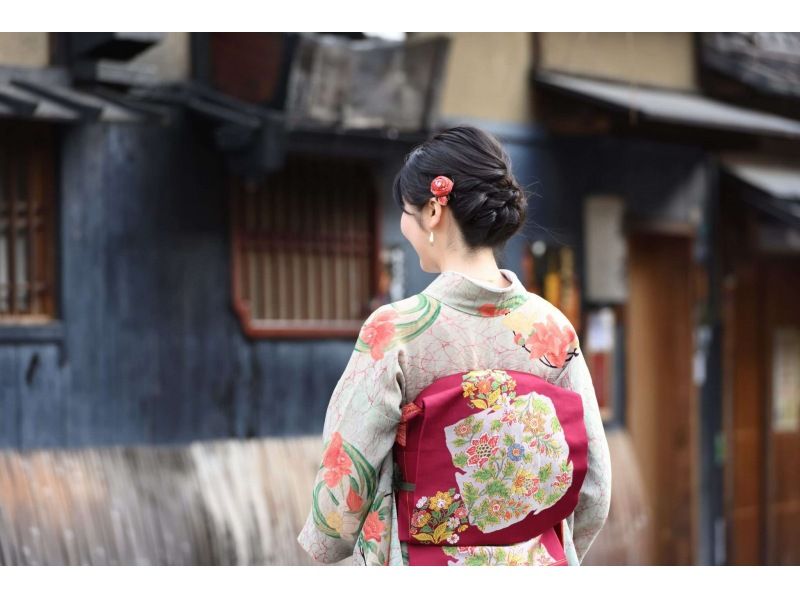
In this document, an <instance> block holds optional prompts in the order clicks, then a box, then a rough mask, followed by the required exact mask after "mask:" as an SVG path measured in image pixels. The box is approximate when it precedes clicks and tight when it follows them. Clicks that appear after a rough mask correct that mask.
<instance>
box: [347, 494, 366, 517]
mask: <svg viewBox="0 0 800 598" xmlns="http://www.w3.org/2000/svg"><path fill="white" fill-rule="evenodd" d="M363 504H364V499H363V498H361V497H360V496H359V495H358V494H356V493H355V492H353V489H352V488H350V491H349V492H348V493H347V508H348V509H350V510H351V511H353V512H354V513H358V512H359V511H360V510H361V506H362V505H363Z"/></svg>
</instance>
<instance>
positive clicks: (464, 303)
mask: <svg viewBox="0 0 800 598" xmlns="http://www.w3.org/2000/svg"><path fill="white" fill-rule="evenodd" d="M500 272H502V273H503V274H504V275H505V276H506V278H508V279H509V280H510V281H511V285H510V286H508V287H505V288H500V287H496V286H494V285H491V284H489V283H487V282H483V281H480V280H477V279H475V278H472V277H471V276H467V275H466V274H462V273H461V272H456V271H455V270H444V271H443V272H441V273H440V274H439V276H437V277H436V279H435V280H434V281H433V282H431V283H430V284H429V285H428V286H427V287H426V288H425V290H423V291H422V293H423V294H424V295H427V296H429V297H432V298H434V299H436V300H438V301H440V302H441V303H444V304H445V305H449V306H450V307H452V308H453V309H457V310H459V311H463V312H466V313H468V314H472V315H475V316H483V317H495V316H502V315H505V314H507V313H508V312H510V311H511V310H512V309H514V308H516V307H518V306H520V305H522V304H523V303H525V302H526V301H527V300H528V297H529V294H528V290H527V289H526V288H525V286H524V285H523V284H522V282H520V280H519V278H517V275H516V274H514V272H512V271H511V270H507V269H505V268H500Z"/></svg>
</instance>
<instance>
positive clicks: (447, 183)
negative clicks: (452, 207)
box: [431, 176, 453, 206]
mask: <svg viewBox="0 0 800 598" xmlns="http://www.w3.org/2000/svg"><path fill="white" fill-rule="evenodd" d="M452 190H453V181H452V180H450V179H448V178H447V177H446V176H437V177H436V178H435V179H433V181H431V193H433V195H434V196H435V197H436V201H438V202H439V203H440V204H442V205H443V206H446V205H447V202H448V200H449V199H450V198H449V197H448V195H450V192H451V191H452Z"/></svg>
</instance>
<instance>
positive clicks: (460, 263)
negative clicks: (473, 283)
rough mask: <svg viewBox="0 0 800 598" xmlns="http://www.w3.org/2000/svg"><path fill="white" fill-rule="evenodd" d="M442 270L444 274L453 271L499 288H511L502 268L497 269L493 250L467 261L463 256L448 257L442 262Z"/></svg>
mask: <svg viewBox="0 0 800 598" xmlns="http://www.w3.org/2000/svg"><path fill="white" fill-rule="evenodd" d="M440 270H441V271H442V272H444V271H445V270H453V271H455V272H459V273H461V274H464V275H465V276H470V277H472V278H475V279H477V280H480V281H483V282H487V283H489V284H491V285H494V286H497V287H508V286H511V282H510V281H509V280H508V279H507V278H506V277H505V276H503V273H502V272H500V268H498V267H497V261H496V260H495V259H494V253H493V252H492V251H491V249H490V250H488V251H481V252H479V253H478V254H477V255H475V256H472V257H471V258H470V259H465V258H463V257H461V256H448V257H447V258H446V259H443V260H442V263H441V264H440Z"/></svg>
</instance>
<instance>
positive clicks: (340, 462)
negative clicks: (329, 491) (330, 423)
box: [322, 432, 353, 488]
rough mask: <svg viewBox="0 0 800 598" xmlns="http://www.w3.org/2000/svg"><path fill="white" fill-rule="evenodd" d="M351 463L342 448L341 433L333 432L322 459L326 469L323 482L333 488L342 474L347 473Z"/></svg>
mask: <svg viewBox="0 0 800 598" xmlns="http://www.w3.org/2000/svg"><path fill="white" fill-rule="evenodd" d="M352 464H353V462H352V461H351V460H350V457H348V456H347V453H346V452H345V451H344V448H342V435H341V434H339V432H334V433H333V435H332V436H331V442H330V444H329V445H328V449H327V450H326V451H325V456H324V457H323V459H322V465H323V466H324V467H325V468H326V469H327V471H326V472H325V483H326V484H327V485H328V487H329V488H333V487H334V486H336V484H338V483H339V480H341V479H342V477H343V476H346V475H348V474H349V473H350V466H351V465H352Z"/></svg>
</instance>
